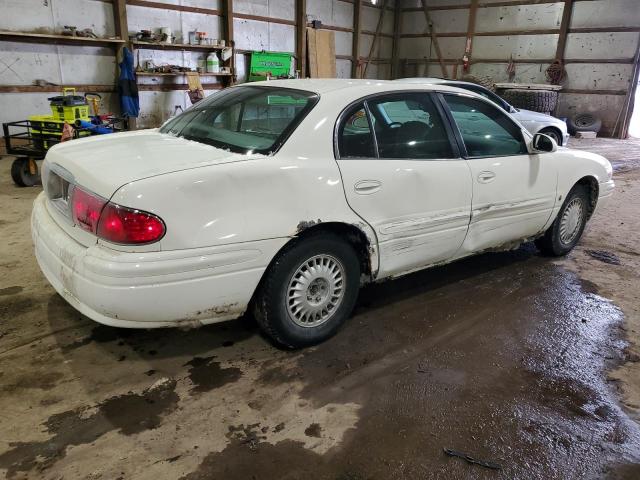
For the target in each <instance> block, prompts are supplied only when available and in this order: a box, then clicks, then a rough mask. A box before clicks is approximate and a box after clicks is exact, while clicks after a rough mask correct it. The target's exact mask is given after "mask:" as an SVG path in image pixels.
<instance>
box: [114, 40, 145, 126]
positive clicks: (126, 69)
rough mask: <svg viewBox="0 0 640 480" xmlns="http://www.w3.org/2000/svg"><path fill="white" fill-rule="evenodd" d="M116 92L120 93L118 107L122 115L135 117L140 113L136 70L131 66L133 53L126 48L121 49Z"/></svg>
mask: <svg viewBox="0 0 640 480" xmlns="http://www.w3.org/2000/svg"><path fill="white" fill-rule="evenodd" d="M118 93H119V94H120V109H121V110H122V116H124V117H137V116H138V115H139V114H140V100H139V99H138V84H137V82H136V72H135V69H134V68H133V53H131V51H130V50H129V49H128V48H127V47H124V48H123V49H122V62H120V77H119V78H118Z"/></svg>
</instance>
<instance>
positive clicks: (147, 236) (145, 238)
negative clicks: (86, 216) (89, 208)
mask: <svg viewBox="0 0 640 480" xmlns="http://www.w3.org/2000/svg"><path fill="white" fill-rule="evenodd" d="M164 233H165V226H164V222H163V221H162V220H161V219H160V218H158V217H156V216H155V215H153V214H151V213H147V212H142V211H140V210H134V209H131V208H127V207H121V206H120V205H116V204H115V203H108V204H107V205H106V206H105V207H104V210H103V211H102V215H101V216H100V221H99V222H98V229H97V234H98V236H99V237H100V238H103V239H105V240H107V241H109V242H113V243H126V244H141V243H151V242H157V241H158V240H160V239H161V238H162V237H163V236H164Z"/></svg>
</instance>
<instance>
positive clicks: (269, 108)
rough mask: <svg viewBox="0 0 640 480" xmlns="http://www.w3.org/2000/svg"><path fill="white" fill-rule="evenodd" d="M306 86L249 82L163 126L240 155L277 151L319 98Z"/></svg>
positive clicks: (219, 94)
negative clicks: (304, 87) (296, 87)
mask: <svg viewBox="0 0 640 480" xmlns="http://www.w3.org/2000/svg"><path fill="white" fill-rule="evenodd" d="M318 98H319V97H318V95H317V94H315V93H312V92H307V91H303V90H295V89H287V88H279V87H264V86H255V87H254V86H251V87H240V88H231V89H228V90H224V91H222V92H220V93H217V94H214V95H212V96H210V97H209V98H207V99H205V100H203V101H202V102H200V103H198V104H197V105H196V106H194V107H193V108H190V109H189V110H187V111H186V112H184V113H183V114H181V115H178V116H177V117H175V118H173V119H171V120H170V121H169V122H167V123H166V124H165V125H163V126H162V128H161V129H160V132H161V133H167V134H170V135H175V136H178V137H183V138H186V139H188V140H193V141H196V142H201V143H206V144H208V145H213V146H214V147H218V148H224V149H228V150H230V151H232V152H237V153H262V154H265V155H270V154H272V153H273V152H275V151H276V150H277V149H278V148H279V147H280V146H281V145H282V144H283V143H284V141H285V140H286V139H287V138H288V137H289V135H290V134H291V132H293V130H295V128H296V127H297V126H298V124H299V123H300V122H301V121H302V119H303V118H304V117H305V116H306V115H307V113H308V112H309V111H310V110H311V109H312V108H313V106H314V105H315V104H316V103H317V102H318Z"/></svg>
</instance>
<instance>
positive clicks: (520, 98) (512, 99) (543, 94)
mask: <svg viewBox="0 0 640 480" xmlns="http://www.w3.org/2000/svg"><path fill="white" fill-rule="evenodd" d="M500 96H501V97H502V98H504V99H505V100H506V101H507V102H509V103H510V104H511V105H513V106H514V107H516V108H524V109H526V110H533V111H534V112H540V113H550V112H553V110H555V108H556V105H557V104H558V92H556V91H553V90H525V89H522V90H520V89H513V90H505V91H503V92H502V93H501V94H500Z"/></svg>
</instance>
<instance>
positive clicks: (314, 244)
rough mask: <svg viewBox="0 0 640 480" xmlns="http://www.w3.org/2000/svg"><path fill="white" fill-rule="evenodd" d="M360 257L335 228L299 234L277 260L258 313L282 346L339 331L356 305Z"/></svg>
mask: <svg viewBox="0 0 640 480" xmlns="http://www.w3.org/2000/svg"><path fill="white" fill-rule="evenodd" d="M359 286H360V262H359V260H358V256H357V254H356V252H355V250H354V249H353V247H351V245H349V244H348V243H346V242H344V241H342V240H341V239H340V238H339V237H337V236H336V235H333V234H331V233H318V234H315V235H312V236H310V237H308V238H303V239H298V240H296V241H294V243H292V244H291V245H289V246H287V247H285V250H284V251H283V252H281V253H280V254H279V255H278V257H277V258H276V259H275V260H274V261H273V262H272V265H271V266H270V267H269V270H268V271H267V273H266V274H265V278H264V279H263V281H262V283H261V285H260V289H259V291H258V293H257V296H256V302H255V316H256V320H257V321H258V324H259V325H260V327H261V328H262V330H263V331H264V332H265V333H266V334H267V335H268V336H269V337H270V338H271V339H272V340H273V341H274V342H275V343H276V344H278V345H279V346H282V347H285V348H301V347H305V346H309V345H313V344H316V343H320V342H322V341H324V340H326V339H327V338H329V337H331V336H332V335H334V334H335V333H336V332H337V331H338V329H339V328H340V326H341V325H342V324H343V323H344V322H345V320H346V319H347V318H348V316H349V314H350V313H351V311H352V310H353V307H354V305H355V302H356V299H357V296H358V289H359Z"/></svg>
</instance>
